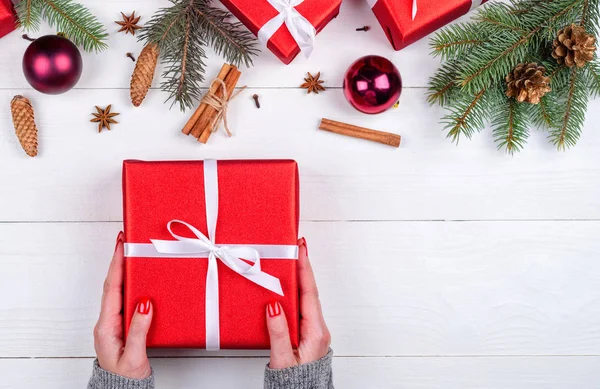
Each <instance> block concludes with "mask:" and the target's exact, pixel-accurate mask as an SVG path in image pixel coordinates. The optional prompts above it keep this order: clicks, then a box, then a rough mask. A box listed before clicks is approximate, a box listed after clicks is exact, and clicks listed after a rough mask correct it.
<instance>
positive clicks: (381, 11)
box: [368, 0, 487, 50]
mask: <svg viewBox="0 0 600 389" xmlns="http://www.w3.org/2000/svg"><path fill="white" fill-rule="evenodd" d="M486 1H487V0H445V1H438V0H417V1H416V6H417V8H416V15H415V18H414V19H413V7H414V3H415V2H414V0H368V3H369V4H370V5H371V7H372V9H373V13H375V16H376V17H377V20H379V23H380V24H381V27H383V30H384V31H385V34H386V36H387V37H388V39H389V41H390V42H391V44H392V46H393V47H394V49H396V50H401V49H403V48H405V47H406V46H408V45H411V44H413V43H415V42H416V41H418V40H420V39H422V38H424V37H425V36H427V35H428V34H431V33H432V32H434V31H436V30H438V29H440V28H442V27H444V26H445V25H446V24H448V23H450V22H451V21H453V20H455V19H458V18H459V17H461V16H463V15H466V14H467V13H468V12H469V11H470V10H472V9H473V8H475V7H477V6H479V5H481V4H482V3H485V2H486Z"/></svg>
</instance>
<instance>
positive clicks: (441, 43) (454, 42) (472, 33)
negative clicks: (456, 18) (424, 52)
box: [429, 23, 487, 60]
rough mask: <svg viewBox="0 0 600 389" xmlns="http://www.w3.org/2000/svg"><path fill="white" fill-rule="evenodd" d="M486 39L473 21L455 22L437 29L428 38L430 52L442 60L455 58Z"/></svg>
mask: <svg viewBox="0 0 600 389" xmlns="http://www.w3.org/2000/svg"><path fill="white" fill-rule="evenodd" d="M486 41H487V36H485V35H484V34H480V31H479V30H478V29H477V25H476V24H474V23H457V24H453V25H450V26H448V27H447V28H445V29H443V30H441V31H439V32H438V33H437V34H436V35H435V36H434V37H433V38H431V40H430V43H429V44H430V46H431V47H432V49H433V50H432V52H431V54H432V55H433V56H434V57H437V56H441V57H442V59H444V60H452V59H456V58H458V57H460V56H462V55H463V54H466V53H468V52H469V51H471V50H473V49H475V48H476V47H478V46H480V45H482V44H484V43H485V42H486Z"/></svg>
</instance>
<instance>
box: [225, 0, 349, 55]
mask: <svg viewBox="0 0 600 389" xmlns="http://www.w3.org/2000/svg"><path fill="white" fill-rule="evenodd" d="M221 3H223V5H225V7H227V8H228V9H229V10H230V11H231V12H232V13H233V14H234V15H235V16H236V17H237V18H238V19H240V21H241V22H242V23H243V24H244V25H245V26H246V27H248V29H249V30H250V31H252V33H254V35H256V36H257V37H258V40H259V41H260V42H261V43H262V45H263V46H266V47H267V48H268V49H269V50H271V51H272V52H273V53H274V54H275V55H276V56H277V57H278V58H279V59H280V60H281V61H282V62H283V63H285V64H286V65H287V64H289V63H290V62H292V61H293V60H294V58H296V56H297V55H298V54H299V53H300V52H302V53H303V54H304V55H305V56H306V57H308V56H310V54H311V53H312V50H313V47H314V42H315V36H316V35H317V33H318V32H320V31H321V30H322V29H323V28H325V26H326V25H327V24H328V23H329V22H330V21H331V20H332V19H334V18H335V17H336V16H337V15H338V14H339V12H340V6H341V5H342V0H221Z"/></svg>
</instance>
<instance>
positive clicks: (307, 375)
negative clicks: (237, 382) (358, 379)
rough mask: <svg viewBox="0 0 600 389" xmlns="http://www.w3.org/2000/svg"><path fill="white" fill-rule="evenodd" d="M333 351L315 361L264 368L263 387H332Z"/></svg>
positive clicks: (287, 388)
mask: <svg viewBox="0 0 600 389" xmlns="http://www.w3.org/2000/svg"><path fill="white" fill-rule="evenodd" d="M332 360H333V351H332V350H331V349H329V353H327V355H326V356H324V357H323V358H321V359H319V360H318V361H316V362H311V363H307V364H304V365H299V366H294V367H288V368H287V369H280V370H277V369H271V368H270V367H269V365H267V368H266V370H265V389H327V388H332V387H333V384H332V382H331V381H332V368H331V362H332Z"/></svg>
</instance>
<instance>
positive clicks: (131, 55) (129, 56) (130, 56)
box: [125, 53, 135, 62]
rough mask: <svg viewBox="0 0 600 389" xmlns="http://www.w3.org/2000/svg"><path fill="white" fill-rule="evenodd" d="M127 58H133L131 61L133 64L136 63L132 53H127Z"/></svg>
mask: <svg viewBox="0 0 600 389" xmlns="http://www.w3.org/2000/svg"><path fill="white" fill-rule="evenodd" d="M125 56H126V57H128V58H131V60H132V61H133V62H135V57H134V56H133V54H131V53H127V54H125Z"/></svg>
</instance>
